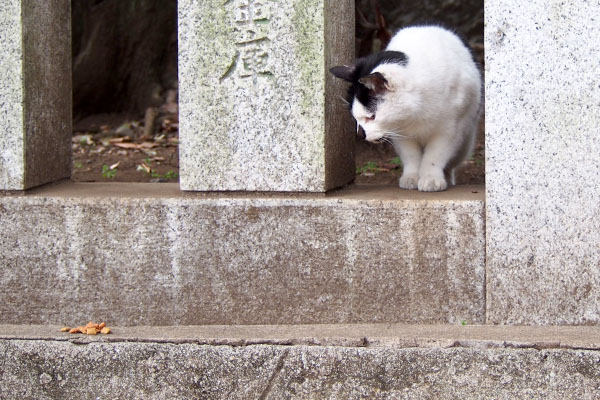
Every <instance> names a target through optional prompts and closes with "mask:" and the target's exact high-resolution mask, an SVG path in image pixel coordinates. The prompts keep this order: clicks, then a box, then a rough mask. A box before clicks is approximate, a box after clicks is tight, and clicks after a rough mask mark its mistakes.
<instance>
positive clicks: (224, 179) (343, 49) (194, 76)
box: [179, 0, 354, 192]
mask: <svg viewBox="0 0 600 400" xmlns="http://www.w3.org/2000/svg"><path fill="white" fill-rule="evenodd" d="M353 31H354V2H353V1H352V0H344V1H336V2H329V1H324V0H292V1H285V2H280V1H274V0H260V1H258V0H228V1H222V0H210V1H207V0H201V1H199V0H182V1H180V2H179V72H180V86H179V87H180V97H179V100H180V128H181V129H180V138H181V148H180V160H181V173H180V177H181V178H180V179H181V187H182V189H184V190H204V191H226V190H249V191H253V190H258V191H309V192H323V191H326V190H328V189H331V188H335V187H338V186H341V185H343V184H345V183H347V182H349V181H350V180H351V179H352V178H353V177H354V162H353V155H352V146H353V143H354V133H353V128H352V126H351V122H350V117H349V115H348V112H347V110H344V105H343V102H342V100H341V99H340V96H342V95H343V93H344V89H343V86H344V85H343V83H342V82H337V80H335V79H334V78H333V77H332V76H330V74H329V73H328V69H329V68H330V67H333V66H335V65H339V64H344V63H346V64H347V63H349V62H351V60H352V58H353V52H354V35H353Z"/></svg>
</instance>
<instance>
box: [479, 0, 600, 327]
mask: <svg viewBox="0 0 600 400" xmlns="http://www.w3.org/2000/svg"><path fill="white" fill-rule="evenodd" d="M485 7H486V9H485V18H486V34H485V37H486V44H485V45H486V49H485V50H486V51H485V53H486V63H485V65H486V157H487V160H486V191H487V195H486V200H487V219H486V225H487V264H486V265H487V280H488V284H487V315H488V321H489V322H490V323H506V324H598V323H600V268H598V267H599V266H600V240H599V236H598V233H599V232H600V158H599V157H598V154H600V135H599V133H600V132H599V129H598V126H599V125H600V113H598V104H600V75H599V74H598V59H599V58H600V50H599V48H598V45H597V41H598V40H597V39H598V37H599V35H600V25H598V21H597V15H598V13H599V12H600V5H599V4H598V3H597V2H588V1H572V2H562V3H555V2H551V3H548V2H545V1H542V0H534V1H529V2H520V1H513V0H501V1H489V2H486V3H485Z"/></svg>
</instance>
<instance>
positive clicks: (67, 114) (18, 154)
mask: <svg viewBox="0 0 600 400" xmlns="http://www.w3.org/2000/svg"><path fill="white" fill-rule="evenodd" d="M0 43H1V44H2V46H0V59H1V60H2V62H0V190H24V189H27V188H31V187H34V186H38V185H41V184H44V183H47V182H53V181H56V180H60V179H63V178H66V177H69V176H70V174H71V141H70V138H71V135H72V131H71V125H72V121H71V120H72V116H71V113H72V111H71V109H72V100H71V97H72V95H71V87H72V85H71V5H70V1H68V0H48V1H36V0H7V1H3V2H2V5H0Z"/></svg>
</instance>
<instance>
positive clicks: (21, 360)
mask: <svg viewBox="0 0 600 400" xmlns="http://www.w3.org/2000/svg"><path fill="white" fill-rule="evenodd" d="M58 330H59V327H58V326H0V352H1V354H3V357H2V358H1V359H0V371H2V379H0V393H1V394H2V397H3V398H11V399H12V398H36V399H57V398H81V397H82V396H84V397H90V396H91V397H94V398H120V399H125V398H127V399H144V400H146V399H166V398H172V399H175V398H177V399H183V398H187V399H192V398H202V399H288V398H294V399H315V398H318V399H325V398H336V399H365V398H369V399H400V398H402V399H428V398H434V399H440V400H443V399H492V398H493V399H514V398H527V399H593V398H598V396H600V388H599V387H598V382H600V367H599V365H600V341H599V340H598V338H599V337H600V328H597V327H562V328H560V327H537V328H535V327H489V326H488V327H485V326H403V325H391V326H390V325H386V326H382V325H360V326H348V325H342V326H339V325H334V326H270V327H268V326H262V327H239V326H237V327H236V326H228V327H226V326H221V327H163V328H157V327H145V328H118V327H116V328H113V331H114V333H113V334H111V335H108V336H94V337H91V336H81V335H80V336H75V335H69V334H68V333H64V334H60V333H57V331H58Z"/></svg>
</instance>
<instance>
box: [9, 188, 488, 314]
mask: <svg viewBox="0 0 600 400" xmlns="http://www.w3.org/2000/svg"><path fill="white" fill-rule="evenodd" d="M65 186H66V189H65V190H62V191H60V190H57V191H56V192H54V193H52V190H54V189H53V188H49V189H48V190H47V191H46V190H43V189H44V188H41V189H38V190H36V191H34V192H33V193H27V194H26V195H24V196H23V195H19V196H17V195H13V196H6V197H0V220H1V221H2V225H1V226H0V237H1V238H2V240H0V265H2V266H3V268H2V269H0V322H2V323H16V324H19V323H55V324H75V323H76V321H78V320H87V319H98V320H107V321H112V323H113V324H119V325H140V324H143V325H146V324H150V325H180V324H187V325H197V324H282V323H284V324H300V323H302V324H306V323H365V322H415V323H434V322H435V323H444V322H461V321H466V322H469V323H482V322H484V306H485V305H484V256H485V252H484V249H485V240H484V229H485V227H484V221H483V214H484V202H483V188H482V187H463V188H452V189H451V190H449V191H447V192H444V194H442V195H437V194H427V195H420V194H419V193H416V191H405V190H401V189H399V188H395V187H390V188H384V189H377V188H363V189H355V190H344V191H340V192H337V193H334V194H332V195H329V196H323V195H321V194H305V195H302V196H298V195H257V194H249V195H240V194H233V195H225V194H224V195H220V196H201V195H196V194H185V193H181V192H179V191H178V190H177V188H176V185H166V184H155V185H150V187H153V188H155V189H154V193H151V192H152V190H150V189H147V190H146V191H145V192H143V193H142V194H138V195H137V196H134V195H131V193H130V195H125V193H123V195H119V190H118V188H119V187H124V190H122V191H121V192H127V191H128V190H129V187H130V186H131V185H128V184H125V185H123V184H122V185H119V184H112V185H101V189H100V191H101V193H100V194H98V193H95V194H94V193H93V190H90V191H91V192H92V193H88V195H87V196H85V195H82V194H81V193H79V194H78V193H77V190H76V189H74V190H70V189H69V188H70V187H74V188H81V187H83V188H86V187H92V188H93V187H95V185H74V184H70V185H65ZM141 186H143V185H141ZM146 187H148V185H146ZM111 188H112V189H111ZM168 188H172V191H168ZM472 192H478V193H472Z"/></svg>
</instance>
